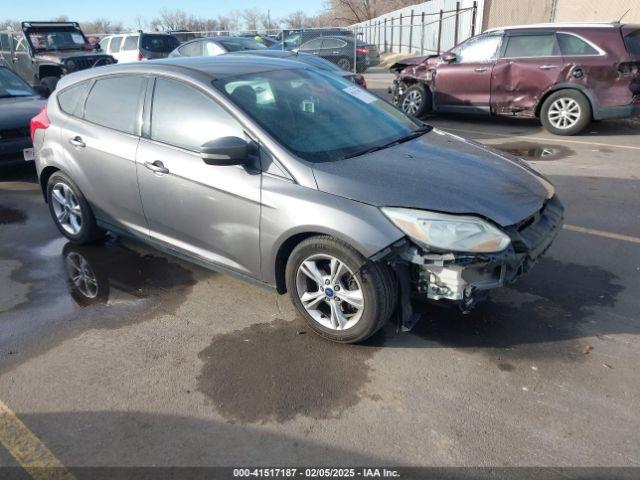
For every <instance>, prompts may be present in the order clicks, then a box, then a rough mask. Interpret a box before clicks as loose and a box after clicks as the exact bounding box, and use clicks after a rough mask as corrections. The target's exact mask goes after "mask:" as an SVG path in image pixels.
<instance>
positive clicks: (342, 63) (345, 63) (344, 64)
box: [338, 58, 351, 71]
mask: <svg viewBox="0 0 640 480" xmlns="http://www.w3.org/2000/svg"><path fill="white" fill-rule="evenodd" d="M338 66H339V67H340V68H341V69H343V70H347V71H349V70H351V62H350V61H349V60H348V59H346V58H341V59H340V60H338Z"/></svg>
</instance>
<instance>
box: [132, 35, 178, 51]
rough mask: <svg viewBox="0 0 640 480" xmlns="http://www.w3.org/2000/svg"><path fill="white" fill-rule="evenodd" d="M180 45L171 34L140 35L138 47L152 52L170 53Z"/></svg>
mask: <svg viewBox="0 0 640 480" xmlns="http://www.w3.org/2000/svg"><path fill="white" fill-rule="evenodd" d="M178 45H180V40H178V39H177V38H176V37H174V36H173V35H148V34H144V35H142V38H141V39H140V48H142V50H146V51H148V52H153V53H170V52H173V51H174V50H175V49H176V47H178Z"/></svg>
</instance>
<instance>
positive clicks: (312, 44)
mask: <svg viewBox="0 0 640 480" xmlns="http://www.w3.org/2000/svg"><path fill="white" fill-rule="evenodd" d="M320 48H322V38H314V39H313V40H309V41H308V42H307V43H304V44H302V45H301V46H300V50H318V49H320Z"/></svg>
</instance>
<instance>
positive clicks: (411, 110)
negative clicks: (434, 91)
mask: <svg viewBox="0 0 640 480" xmlns="http://www.w3.org/2000/svg"><path fill="white" fill-rule="evenodd" d="M398 107H400V110H402V111H403V112H404V113H406V114H407V115H411V116H412V117H416V118H419V117H421V116H423V115H424V114H425V113H427V112H428V111H430V110H431V91H430V90H428V89H426V88H425V86H424V85H423V84H422V83H414V84H413V85H411V86H410V87H409V88H407V90H406V92H404V93H403V94H402V95H401V96H400V98H399V99H398Z"/></svg>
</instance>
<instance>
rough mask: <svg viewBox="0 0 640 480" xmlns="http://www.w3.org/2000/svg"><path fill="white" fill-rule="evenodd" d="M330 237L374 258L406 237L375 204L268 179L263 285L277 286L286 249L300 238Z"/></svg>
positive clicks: (262, 245) (262, 246)
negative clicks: (280, 259)
mask: <svg viewBox="0 0 640 480" xmlns="http://www.w3.org/2000/svg"><path fill="white" fill-rule="evenodd" d="M308 233H312V234H323V235H331V236H332V237H335V238H337V239H339V240H342V241H344V242H346V243H347V244H349V245H351V246H352V247H353V248H355V249H356V250H357V251H358V252H360V253H361V254H362V255H363V256H364V257H367V258H368V257H371V256H372V255H374V254H375V253H377V252H379V251H380V250H382V249H384V248H386V247H387V246H389V245H390V244H392V243H394V242H396V241H398V240H399V239H401V238H402V237H403V236H404V234H403V233H402V232H401V231H400V230H399V229H398V228H397V227H396V226H395V225H393V224H392V223H391V222H390V221H389V220H388V219H387V218H386V217H385V216H384V215H383V214H382V212H381V211H380V210H379V209H378V208H376V207H373V206H371V205H367V204H365V203H360V202H356V201H354V200H349V199H347V198H343V197H339V196H336V195H331V194H328V193H325V192H321V191H319V190H317V189H313V188H308V187H303V186H301V185H298V184H296V183H293V182H290V181H287V180H284V179H280V178H276V177H272V176H269V175H264V176H263V183H262V215H261V224H260V249H261V256H262V277H263V281H264V282H266V283H269V284H275V283H276V270H277V265H276V259H277V257H278V252H279V251H280V249H281V248H282V246H283V245H284V244H285V242H287V240H289V239H290V238H292V237H295V236H297V235H301V234H308Z"/></svg>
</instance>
